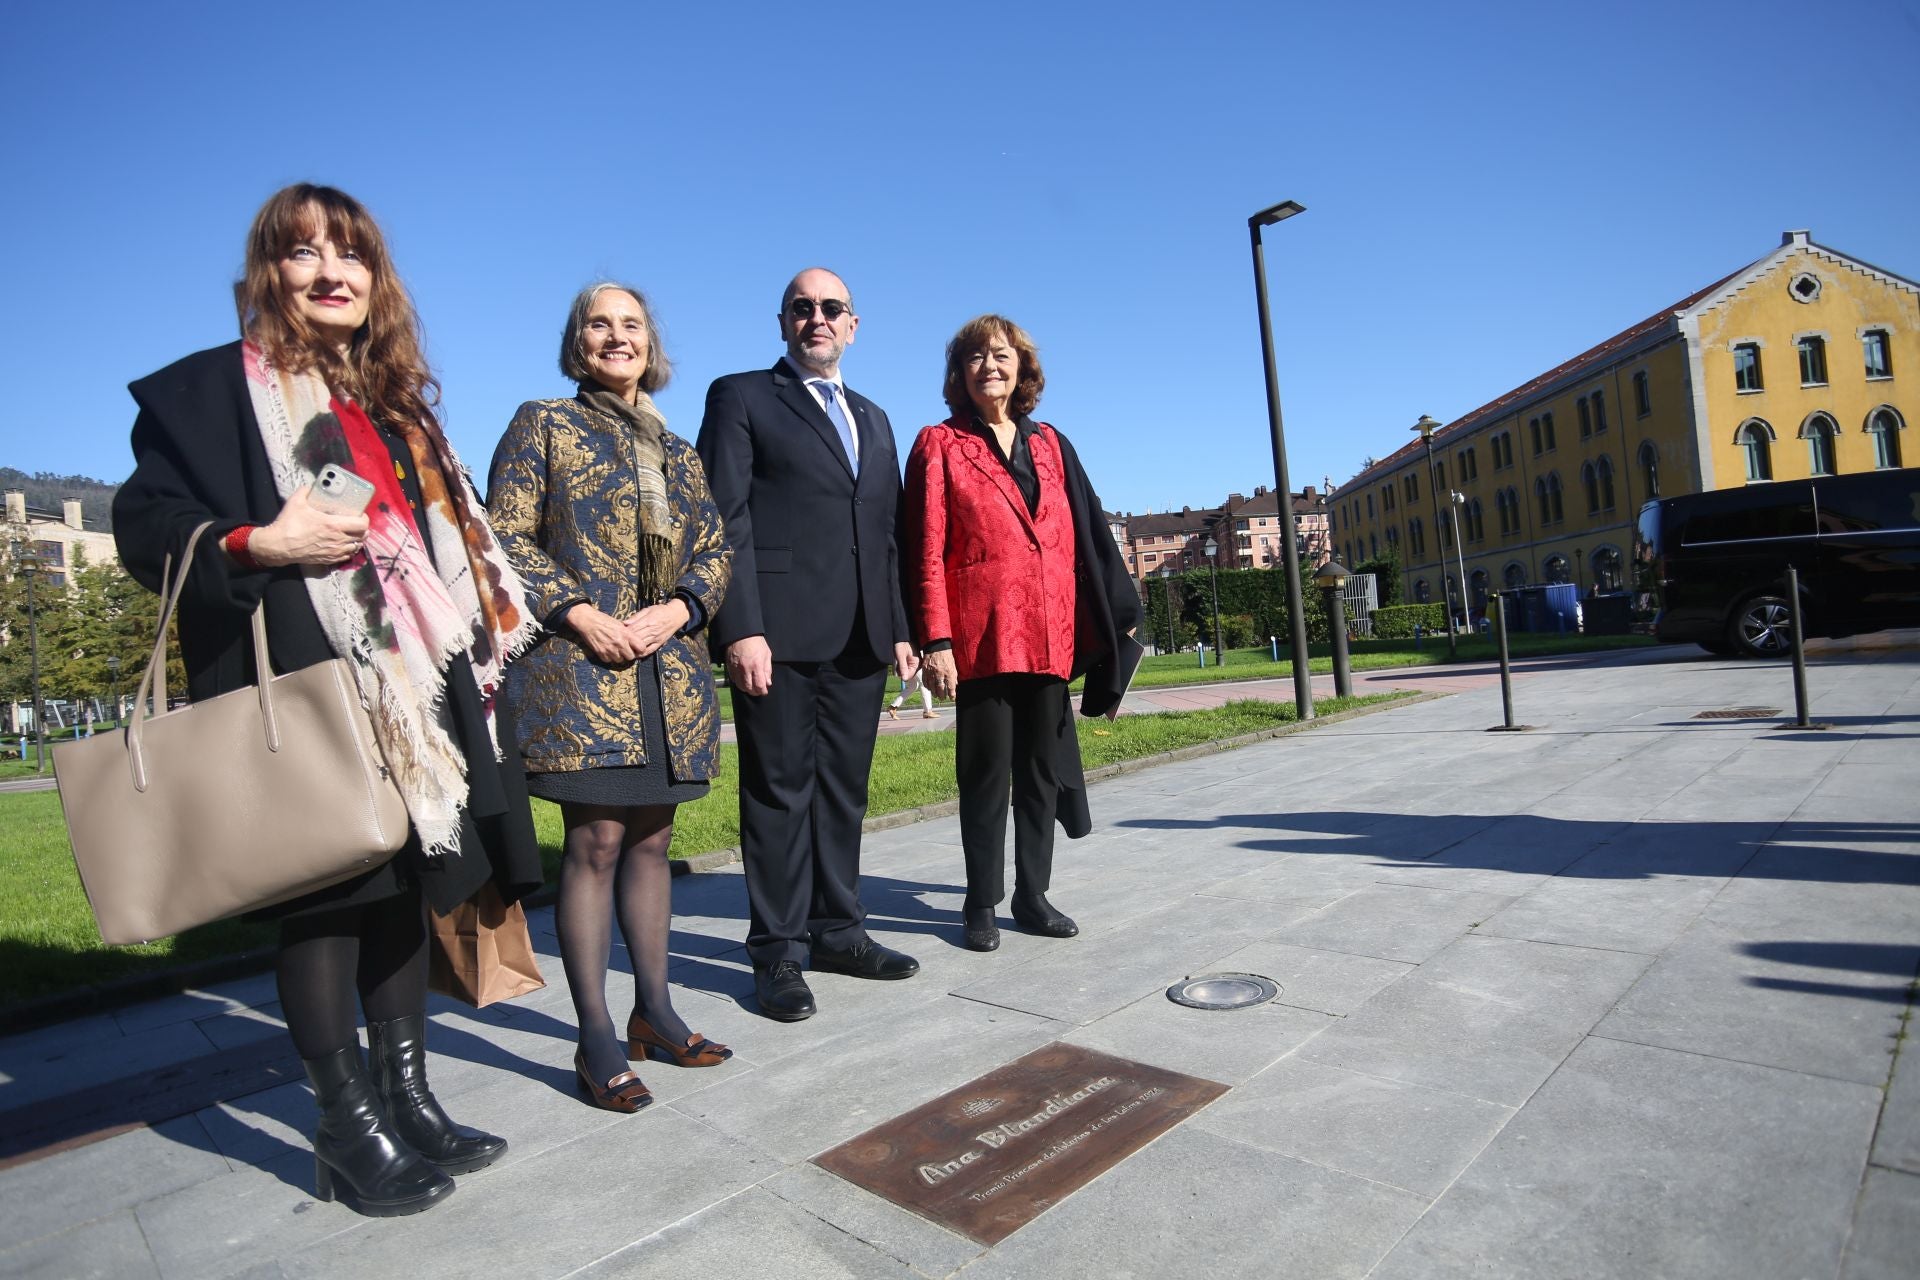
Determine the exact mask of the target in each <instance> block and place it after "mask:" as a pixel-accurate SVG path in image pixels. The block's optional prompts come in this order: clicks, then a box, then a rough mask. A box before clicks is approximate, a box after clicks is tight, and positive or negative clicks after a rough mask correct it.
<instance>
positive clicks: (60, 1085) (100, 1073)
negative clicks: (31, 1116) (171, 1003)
mask: <svg viewBox="0 0 1920 1280" xmlns="http://www.w3.org/2000/svg"><path fill="white" fill-rule="evenodd" d="M105 1025H107V1026H111V1025H112V1024H111V1022H110V1021H109V1022H108V1023H107V1024H105ZM62 1040H63V1043H62V1044H61V1047H60V1048H58V1049H55V1050H51V1051H49V1052H47V1053H46V1054H44V1055H43V1056H39V1057H29V1056H28V1055H27V1054H24V1053H23V1054H22V1055H21V1057H20V1058H19V1059H17V1060H15V1061H12V1062H8V1063H6V1064H5V1066H6V1073H7V1076H8V1079H7V1080H6V1083H5V1084H3V1085H0V1110H4V1111H11V1110H12V1109H14V1108H15V1107H24V1106H27V1105H29V1104H32V1103H35V1102H43V1101H45V1100H46V1099H48V1098H57V1097H59V1096H60V1095H62V1094H65V1093H72V1092H74V1091H75V1090H78V1089H86V1088H90V1087H92V1086H94V1085H99V1084H106V1083H108V1082H110V1081H114V1080H119V1079H122V1078H123V1077H125V1076H126V1075H127V1074H128V1069H127V1064H128V1063H130V1062H138V1063H139V1064H140V1066H141V1069H143V1070H150V1071H151V1070H158V1069H160V1068H162V1067H170V1066H174V1065H176V1064H178V1063H182V1062H187V1061H190V1060H192V1059H194V1058H200V1057H205V1056H206V1055H207V1054H210V1053H212V1052H213V1051H214V1045H213V1042H212V1041H211V1040H209V1039H207V1037H206V1035H205V1033H203V1032H202V1031H201V1030H200V1028H199V1027H198V1026H196V1025H195V1024H194V1023H192V1022H188V1021H179V1022H170V1023H167V1024H165V1025H163V1026H158V1027H154V1028H153V1029H152V1030H148V1031H142V1032H139V1033H138V1034H135V1035H124V1036H123V1035H118V1034H108V1035H96V1036H95V1037H94V1038H92V1039H90V1040H89V1039H83V1040H79V1041H71V1040H66V1039H65V1038H64V1037H63V1038H62Z"/></svg>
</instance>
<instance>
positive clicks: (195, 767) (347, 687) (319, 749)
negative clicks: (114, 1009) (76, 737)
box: [53, 522, 408, 944]
mask: <svg viewBox="0 0 1920 1280" xmlns="http://www.w3.org/2000/svg"><path fill="white" fill-rule="evenodd" d="M209 523H211V522H209ZM207 528H208V525H206V524H203V525H201V526H200V527H199V528H198V529H195V530H194V531H193V536H192V537H191V538H189V539H188V541H187V549H186V554H185V555H184V556H183V557H182V558H181V562H180V572H179V575H178V576H177V577H175V576H174V575H173V573H172V561H171V558H169V560H168V564H167V568H166V571H165V572H163V575H162V577H161V582H160V595H161V598H162V600H163V601H164V602H165V607H164V608H163V609H162V611H161V614H160V634H159V635H157V636H155V637H154V641H153V656H152V659H151V660H150V661H149V662H148V663H147V672H146V675H144V676H142V677H141V680H140V693H139V696H138V697H137V699H136V700H135V702H134V710H133V717H132V720H131V721H130V723H129V724H128V725H127V727H126V728H125V729H123V730H121V731H119V732H115V733H104V734H96V735H94V736H93V737H91V738H86V739H82V740H80V741H77V742H68V743H62V744H60V745H59V746H56V747H55V748H54V749H53V771H54V777H55V779H56V781H57V782H58V783H59V786H60V803H61V806H62V808H64V810H65V811H66V818H67V835H68V837H69V839H70V840H71V841H72V843H73V860H74V862H75V864H76V865H78V867H79V869H80V882H81V884H82V885H84V886H85V888H86V891H87V901H88V903H89V904H90V905H91V906H92V907H93V917H94V920H95V921H96V922H98V924H99V926H100V937H101V938H102V939H103V940H104V941H106V942H109V943H114V944H125V943H133V942H145V941H148V940H150V939H153V938H164V937H167V936H168V935H170V934H175V933H178V932H180V931H181V930H182V929H190V928H192V927H193V926H195V925H199V924H205V923H207V922H208V921H210V920H219V919H222V918H223V917H226V916H230V915H236V914H238V913H240V912H243V911H251V910H253V909H254V908H256V907H265V906H270V905H272V904H274V903H277V902H284V901H286V900H288V899H290V898H296V897H299V896H300V895H301V894H304V893H309V892H311V891H313V890H315V889H321V888H325V887H326V886H328V885H332V884H338V883H339V882H341V881H343V880H348V879H351V878H352V877H354V876H357V875H359V874H361V873H362V872H365V871H369V870H371V869H373V868H374V867H377V866H379V865H381V864H382V863H384V862H386V861H387V860H388V859H389V858H391V857H392V856H393V855H394V854H395V853H396V852H397V851H398V850H399V849H400V847H401V846H402V845H404V844H405V843H406V840H407V831H408V825H407V809H406V805H405V803H404V802H403V801H402V800H401V798H400V792H399V789H398V788H397V787H395V786H394V783H393V778H392V776H391V775H390V774H389V772H388V770H387V766H386V762H385V760H384V759H383V757H382V755H381V752H380V748H379V746H378V744H377V743H376V742H375V741H374V736H373V724H372V722H371V720H370V719H369V718H368V715H367V712H366V709H365V708H364V707H362V706H361V705H360V694H359V691H358V689H357V688H356V686H355V685H354V681H353V674H352V672H351V671H349V670H348V667H347V664H346V662H344V661H343V660H341V659H339V658H334V659H332V660H330V661H327V662H322V663H319V664H318V665H316V666H311V667H307V668H305V669H303V670H300V671H295V672H292V673H291V674H288V675H283V676H276V675H272V674H271V672H272V667H271V666H269V665H268V660H267V623H266V615H265V613H264V608H265V606H264V605H262V606H261V607H259V608H256V609H255V610H254V612H253V657H254V669H255V670H256V671H257V672H258V673H259V684H258V685H257V686H256V687H255V688H252V689H236V690H234V691H233V692H232V693H226V694H222V695H220V696H219V697H216V698H208V699H205V700H203V701H200V702H195V703H192V704H190V705H188V706H184V707H181V708H180V709H179V710H177V711H168V710H167V709H166V707H167V678H166V669H167V623H168V622H169V621H170V620H171V619H172V618H173V613H174V610H175V609H176V608H178V607H179V604H180V595H181V591H182V589H183V587H184V586H185V584H186V580H187V573H188V571H189V570H190V569H191V568H192V565H193V553H194V548H195V547H196V546H197V545H198V544H199V542H200V535H201V534H203V533H205V532H206V531H207ZM150 690H151V691H154V692H156V693H157V695H158V696H157V697H156V698H155V700H154V704H153V705H154V706H155V707H157V708H159V711H158V713H157V714H149V711H148V703H147V695H148V693H149V691H150Z"/></svg>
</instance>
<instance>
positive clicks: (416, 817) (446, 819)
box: [245, 342, 536, 856]
mask: <svg viewBox="0 0 1920 1280" xmlns="http://www.w3.org/2000/svg"><path fill="white" fill-rule="evenodd" d="M245 353H246V354H245V363H246V374H247V390H248V392H249V393H250V394H251V396H252V399H253V413H254V417H255V418H256V419H258V420H259V423H260V437H261V439H262V441H263V442H264V443H265V444H266V449H267V458H268V460H269V462H270V463H271V465H272V468H273V480H274V486H275V487H276V488H277V489H278V490H279V491H280V496H281V497H282V498H286V497H289V496H291V495H292V494H293V493H295V492H297V491H298V490H299V489H300V488H301V487H302V486H304V485H308V484H311V483H313V480H314V477H315V476H316V475H317V474H318V473H319V471H320V469H321V468H322V467H324V466H326V465H327V464H328V463H329V462H331V463H336V464H338V465H339V466H341V467H344V468H346V469H348V470H350V471H352V472H354V473H355V474H356V475H359V476H361V477H362V478H364V479H366V480H369V481H371V482H372V484H373V486H374V496H373V501H372V502H371V503H369V504H368V506H367V518H368V521H369V528H368V530H367V542H366V546H365V547H364V548H362V549H361V550H360V551H359V552H358V553H356V554H355V555H354V557H353V558H352V559H351V560H348V561H346V562H345V563H343V564H340V565H337V566H335V567H333V568H330V569H319V568H312V569H308V570H307V571H306V576H307V593H308V595H309V596H310V597H311V598H312V600H313V609H314V612H315V613H316V614H318V615H319V618H320V626H321V629H322V630H323V631H325V633H326V636H327V640H328V642H329V643H330V644H331V645H332V646H333V651H334V652H335V653H336V654H338V655H340V656H341V657H343V658H345V659H347V660H348V665H349V666H350V667H351V668H352V670H353V673H354V679H355V681H356V682H357V683H358V685H359V688H360V697H361V700H362V702H364V703H365V704H366V705H367V707H368V708H370V709H371V711H372V717H373V727H374V734H375V736H376V737H377V738H378V739H379V741H380V746H381V749H382V750H384V751H385V752H386V757H387V765H388V767H389V768H391V769H392V770H393V773H394V780H395V782H396V783H397V784H398V786H399V788H400V794H401V796H402V797H403V798H404V799H405V800H406V803H407V816H408V817H409V818H410V819H411V820H412V822H413V826H414V830H415V831H416V832H417V833H418V834H419V837H420V844H421V847H422V848H423V849H425V850H426V852H427V854H428V855H429V856H435V855H441V854H446V853H451V852H453V851H455V850H457V849H458V848H459V845H460V811H461V809H462V808H463V807H464V806H465V804H466V798H467V776H466V774H467V771H466V761H465V759H464V758H463V756H462V754H461V751H460V747H459V744H458V743H456V742H455V741H454V738H453V734H452V732H451V730H450V728H449V718H448V713H447V710H446V706H445V699H444V696H443V695H444V694H445V691H446V675H445V672H446V666H447V663H448V661H449V660H450V659H451V658H453V657H454V656H455V655H456V654H462V653H464V654H466V655H467V657H468V659H469V660H470V661H471V663H472V665H473V675H474V680H475V681H476V682H477V683H478V684H479V686H480V696H481V700H482V702H483V703H484V705H485V707H486V711H487V730H488V733H489V734H490V735H493V736H494V742H493V750H494V757H495V759H498V758H499V751H500V747H499V740H498V735H497V732H496V731H495V729H494V719H493V695H494V691H495V690H496V689H498V688H499V685H500V677H501V672H502V670H503V669H504V668H505V666H506V664H507V663H508V662H509V661H510V660H511V659H512V658H513V657H514V656H515V655H517V654H518V653H519V652H520V650H522V649H523V648H525V647H526V646H527V645H528V644H529V643H531V641H532V640H533V637H534V634H535V629H536V628H535V624H534V621H533V618H532V615H531V614H530V613H529V612H528V610H527V608H526V604H525V600H526V591H525V588H524V587H523V586H522V585H521V583H520V577H519V575H518V574H516V573H515V572H514V570H513V566H512V565H510V564H508V563H507V558H506V556H505V555H504V554H502V553H501V551H500V548H499V546H498V545H497V544H496V543H495V542H494V539H493V531H492V530H491V529H490V528H488V526H487V523H486V520H485V518H484V516H483V515H482V514H480V513H481V512H483V511H484V508H483V507H482V506H481V504H480V500H479V498H478V497H476V496H475V494H474V493H473V490H472V487H471V485H470V483H469V481H468V479H467V473H466V469H465V468H464V467H462V466H461V465H460V461H459V459H458V458H456V457H455V456H454V453H453V450H452V448H451V447H450V446H449V445H448V444H447V441H446V437H445V436H444V435H442V434H441V432H440V429H439V427H438V426H437V425H435V424H433V423H430V422H429V423H418V424H415V423H400V424H394V425H395V426H396V428H397V429H398V431H399V433H400V434H401V436H402V438H403V439H404V440H405V441H406V444H407V448H408V450H409V452H410V453H411V454H412V455H413V465H414V473H415V475H416V476H417V477H418V478H419V483H420V497H421V510H420V512H419V524H418V526H417V527H416V525H415V521H414V517H413V515H412V513H411V512H410V511H409V509H408V505H407V497H406V493H405V491H404V490H403V489H402V488H401V487H400V482H399V479H398V478H397V477H396V476H395V475H394V473H393V465H392V462H391V460H390V459H389V457H388V454H387V448H386V445H385V444H384V443H382V441H381V440H380V436H379V431H378V429H377V428H375V427H374V425H373V423H372V421H371V420H369V419H368V417H367V415H366V413H365V411H363V410H362V409H361V408H360V406H358V405H357V404H354V403H353V402H352V401H348V400H337V399H335V398H334V397H333V395H332V394H331V393H330V392H329V391H328V389H327V386H326V384H325V382H324V381H322V380H321V378H320V377H319V376H318V375H316V374H313V373H286V372H283V371H281V370H278V369H276V368H274V366H273V364H272V362H271V361H270V360H269V358H268V357H267V355H266V353H265V352H263V351H261V350H260V349H259V348H258V347H256V346H255V345H254V344H253V343H251V342H249V343H247V344H245ZM422 534H424V536H425V537H426V538H427V539H428V540H429V542H430V543H431V546H432V554H431V555H429V553H428V549H427V546H426V545H423V544H422V542H421V535H422Z"/></svg>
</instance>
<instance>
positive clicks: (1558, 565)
mask: <svg viewBox="0 0 1920 1280" xmlns="http://www.w3.org/2000/svg"><path fill="white" fill-rule="evenodd" d="M1541 568H1542V569H1543V570H1545V571H1546V575H1547V581H1548V582H1550V583H1554V582H1565V581H1567V558H1566V557H1565V556H1562V555H1552V556H1548V557H1547V562H1546V563H1545V564H1544V565H1542V566H1541Z"/></svg>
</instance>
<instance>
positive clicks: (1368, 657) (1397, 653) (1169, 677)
mask: <svg viewBox="0 0 1920 1280" xmlns="http://www.w3.org/2000/svg"><path fill="white" fill-rule="evenodd" d="M1653 643H1654V640H1653V638H1652V637H1650V636H1578V635H1576V636H1548V635H1533V634H1530V633H1521V634H1515V635H1511V636H1509V637H1508V638H1507V652H1508V653H1509V654H1511V655H1512V656H1513V657H1516V658H1534V657H1539V656H1540V655H1542V654H1553V653H1592V652H1596V651H1599V650H1605V649H1637V648H1642V647H1644V646H1646V645H1650V644H1653ZM1457 647H1458V650H1459V658H1458V659H1457V660H1458V661H1461V662H1491V661H1492V660H1494V659H1495V658H1497V657H1498V656H1499V653H1498V651H1497V650H1496V649H1495V647H1494V643H1493V641H1491V640H1482V639H1478V638H1473V639H1469V638H1466V637H1462V638H1461V639H1460V641H1459V643H1458V646H1457ZM1347 650H1348V667H1349V669H1350V670H1353V671H1385V670H1388V669H1390V668H1393V667H1425V666H1437V665H1444V664H1445V663H1446V661H1447V639H1446V637H1445V636H1428V637H1426V638H1425V639H1424V640H1422V641H1421V643H1420V647H1419V648H1418V649H1416V648H1414V646H1413V641H1411V640H1355V641H1352V642H1350V643H1349V644H1348V646H1347ZM1307 667H1308V669H1309V670H1310V671H1312V672H1314V673H1315V674H1317V675H1328V674H1331V673H1332V671H1333V651H1332V650H1331V649H1330V648H1328V647H1327V646H1326V645H1314V646H1311V647H1310V648H1309V649H1308V651H1307ZM1292 676H1293V659H1292V658H1291V657H1290V656H1289V655H1288V653H1287V646H1286V645H1284V644H1282V645H1281V646H1280V661H1278V662H1275V661H1274V660H1273V657H1272V653H1271V651H1270V650H1268V649H1264V648H1262V649H1229V650H1227V661H1226V665H1224V666H1218V667H1216V666H1215V665H1213V655H1212V654H1211V653H1209V654H1208V655H1207V665H1206V667H1205V668H1204V669H1203V668H1202V667H1201V666H1200V664H1199V659H1198V658H1197V657H1195V656H1194V655H1193V654H1191V653H1165V654H1158V655H1156V656H1153V657H1150V658H1147V659H1146V660H1145V661H1143V662H1142V663H1141V664H1140V674H1139V675H1137V676H1135V677H1134V680H1133V687H1134V688H1136V689H1156V688H1161V687H1163V686H1166V685H1181V684H1212V683H1214V682H1216V681H1221V680H1270V679H1280V678H1289V679H1290V678H1291V677H1292Z"/></svg>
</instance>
